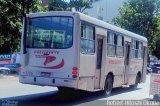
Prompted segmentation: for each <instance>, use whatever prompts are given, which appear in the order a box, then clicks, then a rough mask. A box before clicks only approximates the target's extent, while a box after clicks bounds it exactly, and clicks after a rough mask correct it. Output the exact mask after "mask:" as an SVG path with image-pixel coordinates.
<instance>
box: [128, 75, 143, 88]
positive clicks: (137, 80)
mask: <svg viewBox="0 0 160 106" xmlns="http://www.w3.org/2000/svg"><path fill="white" fill-rule="evenodd" d="M140 79H141V76H140V75H139V74H138V75H137V76H136V80H135V84H134V85H130V88H132V89H137V87H138V83H140Z"/></svg>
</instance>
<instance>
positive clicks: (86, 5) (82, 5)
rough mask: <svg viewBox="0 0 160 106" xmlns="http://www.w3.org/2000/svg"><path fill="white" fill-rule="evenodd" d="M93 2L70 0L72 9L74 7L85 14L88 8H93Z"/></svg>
mask: <svg viewBox="0 0 160 106" xmlns="http://www.w3.org/2000/svg"><path fill="white" fill-rule="evenodd" d="M91 3H92V2H91V0H70V4H69V6H70V8H72V7H74V8H75V9H76V11H79V12H83V11H84V10H85V9H87V8H91Z"/></svg>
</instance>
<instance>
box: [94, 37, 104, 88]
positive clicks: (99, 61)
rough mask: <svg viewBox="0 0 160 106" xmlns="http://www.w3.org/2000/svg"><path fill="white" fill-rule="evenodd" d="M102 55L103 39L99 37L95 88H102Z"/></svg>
mask: <svg viewBox="0 0 160 106" xmlns="http://www.w3.org/2000/svg"><path fill="white" fill-rule="evenodd" d="M102 54H103V37H102V36H98V37H97V54H96V55H97V61H96V71H95V88H96V89H98V88H100V79H101V69H102Z"/></svg>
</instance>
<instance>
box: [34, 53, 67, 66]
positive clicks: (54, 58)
mask: <svg viewBox="0 0 160 106" xmlns="http://www.w3.org/2000/svg"><path fill="white" fill-rule="evenodd" d="M44 58H46V59H45V61H44V63H43V65H44V66H33V67H38V68H46V69H59V68H62V67H63V66H64V59H62V60H61V62H60V63H59V64H57V65H55V66H47V64H48V63H51V62H54V61H55V60H56V57H55V56H45V57H44Z"/></svg>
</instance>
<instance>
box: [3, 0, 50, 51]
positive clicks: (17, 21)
mask: <svg viewBox="0 0 160 106" xmlns="http://www.w3.org/2000/svg"><path fill="white" fill-rule="evenodd" d="M22 1H24V2H22ZM46 10H47V7H44V8H43V7H42V5H41V0H35V1H34V0H28V2H26V1H25V0H0V54H3V53H11V52H17V51H19V49H20V35H21V28H22V16H23V14H25V13H29V12H40V11H46Z"/></svg>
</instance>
